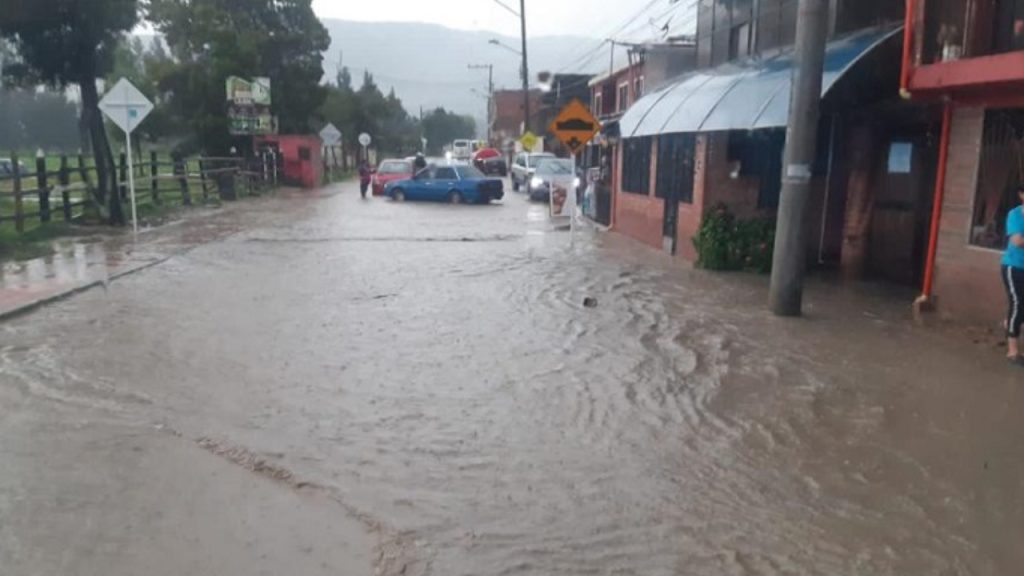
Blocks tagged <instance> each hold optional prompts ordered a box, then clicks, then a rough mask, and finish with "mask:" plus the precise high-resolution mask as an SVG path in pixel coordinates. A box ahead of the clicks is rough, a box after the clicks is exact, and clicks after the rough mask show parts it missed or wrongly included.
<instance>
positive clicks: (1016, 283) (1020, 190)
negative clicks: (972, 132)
mask: <svg viewBox="0 0 1024 576" xmlns="http://www.w3.org/2000/svg"><path fill="white" fill-rule="evenodd" d="M1017 196H1018V197H1019V198H1020V201H1021V205H1020V206H1017V207H1015V208H1014V209H1013V210H1010V214H1009V215H1007V217H1006V237H1007V239H1008V240H1007V243H1006V252H1005V253H1004V254H1003V266H1002V273H1003V284H1004V285H1005V286H1006V297H1007V299H1008V300H1009V301H1010V311H1009V312H1008V313H1007V316H1006V333H1007V339H1006V357H1007V359H1009V360H1010V361H1011V362H1014V363H1016V364H1020V365H1022V366H1024V359H1022V358H1021V356H1020V328H1021V324H1024V185H1020V186H1018V187H1017Z"/></svg>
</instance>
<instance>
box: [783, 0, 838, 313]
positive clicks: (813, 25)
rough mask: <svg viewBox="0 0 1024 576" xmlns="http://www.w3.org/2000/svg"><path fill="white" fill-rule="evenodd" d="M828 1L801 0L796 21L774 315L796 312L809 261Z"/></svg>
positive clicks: (801, 303)
mask: <svg viewBox="0 0 1024 576" xmlns="http://www.w3.org/2000/svg"><path fill="white" fill-rule="evenodd" d="M828 4H829V0H800V4H799V8H798V9H799V13H798V15H797V23H796V54H795V57H796V61H797V69H796V73H795V76H794V78H793V93H792V95H791V97H790V101H789V128H788V129H787V131H786V152H785V155H784V156H783V162H782V195H781V197H780V199H779V216H778V224H777V227H776V230H775V253H774V255H773V258H772V282H771V292H770V296H769V303H770V306H771V309H772V312H774V313H775V314H776V315H778V316H799V315H800V314H801V312H802V307H803V293H804V272H805V268H806V264H807V203H808V199H809V198H810V194H811V167H812V165H813V164H814V157H815V147H816V145H817V136H818V120H819V110H820V105H821V75H822V69H823V67H824V62H825V41H826V37H827V35H828Z"/></svg>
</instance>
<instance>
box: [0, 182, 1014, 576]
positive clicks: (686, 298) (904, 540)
mask: <svg viewBox="0 0 1024 576" xmlns="http://www.w3.org/2000/svg"><path fill="white" fill-rule="evenodd" d="M260 206H262V208H261V209H260V210H261V211H262V212H261V213H260V215H259V217H258V218H256V217H255V216H254V215H253V211H251V210H250V211H248V212H246V213H243V214H242V215H240V216H238V218H249V219H252V221H251V222H248V223H247V222H246V221H240V222H235V223H234V225H236V226H237V227H238V228H239V229H243V230H244V231H242V232H239V233H237V234H234V235H231V236H229V237H227V238H224V239H220V240H218V241H214V242H210V243H207V244H204V245H201V246H199V247H197V248H196V249H194V250H192V251H190V252H188V253H185V254H182V255H180V256H177V257H174V258H172V259H170V260H168V261H167V262H165V263H163V264H160V265H158V266H155V267H152V268H149V269H147V270H145V271H143V272H140V273H138V274H136V275H133V276H130V277H127V278H124V279H122V280H119V281H117V282H114V283H113V284H111V286H110V287H109V289H107V290H97V291H92V292H88V293H85V294H82V295H80V296H77V297H75V298H73V299H70V300H67V301H64V302H61V303H59V304H56V305H54V306H51V307H48V308H46V309H44V310H41V311H39V312H36V313H34V314H31V315H29V316H24V317H21V318H17V319H15V320H12V321H9V322H6V323H4V324H2V325H0V374H2V382H0V399H2V400H3V402H2V405H0V423H3V422H5V421H6V422H8V423H9V422H11V421H12V418H14V417H15V414H16V415H17V417H18V418H19V419H24V418H40V419H45V418H49V417H52V418H58V417H59V418H62V419H64V418H82V419H88V418H91V417H96V418H99V417H102V418H105V419H110V420H114V421H123V422H126V423H133V424H139V425H147V426H148V425H152V426H159V427H165V428H166V429H169V430H174V431H175V434H177V435H180V436H181V437H183V438H187V439H192V440H195V441H197V442H199V444H200V445H201V446H202V447H204V448H207V449H209V450H211V451H212V452H214V453H216V454H218V455H226V456H227V457H228V458H229V459H231V460H233V461H235V462H236V463H241V464H243V465H246V466H249V468H250V469H251V470H254V471H256V472H263V473H264V474H267V473H268V472H269V475H270V476H274V477H276V478H277V479H278V480H283V481H282V482H280V483H279V484H280V487H279V489H280V490H309V489H314V490H320V491H322V492H324V493H325V494H329V495H330V496H331V498H334V499H335V500H336V501H337V502H341V503H343V505H344V509H345V510H346V512H345V513H347V514H350V515H352V516H353V517H356V518H358V519H360V521H363V522H365V523H367V525H371V526H374V527H375V529H377V530H379V532H380V534H382V538H384V539H385V540H386V542H385V543H384V545H383V547H382V549H383V550H388V551H390V552H388V553H387V554H384V555H383V556H384V559H383V560H382V561H381V564H380V565H379V566H378V568H379V570H380V572H381V573H385V574H387V573H396V574H397V573H403V571H404V573H405V574H434V575H438V576H441V575H444V576H452V575H466V576H469V575H485V574H486V575H499V574H502V575H512V574H558V575H571V574H623V575H625V574H635V575H644V576H657V575H675V574H686V575H705V574H706V575H729V574H735V575H773V574H801V575H804V574H821V575H890V574H891V575H908V574H936V575H967V574H970V575H997V574H998V575H1002V574H1007V575H1008V574H1017V573H1019V570H1020V567H1021V566H1024V546H1021V542H1024V464H1022V461H1024V460H1022V457H1021V448H1020V446H1021V439H1022V438H1024V373H1022V372H1020V371H1013V370H1011V369H1010V368H1008V367H1006V366H1004V365H1003V362H1002V361H1001V360H1000V356H999V355H998V353H997V352H996V351H994V349H992V348H991V346H989V345H987V344H986V345H978V344H976V343H973V342H972V341H971V340H970V339H968V338H965V337H963V336H962V335H961V334H959V333H958V332H957V331H951V330H948V329H934V328H929V327H923V326H919V325H915V324H914V323H912V322H910V321H908V320H907V319H906V318H905V317H904V316H905V315H906V314H905V304H906V303H907V301H906V300H904V299H900V298H894V297H892V294H889V293H886V292H885V291H883V290H880V289H872V288H862V289H856V290H851V289H842V288H839V287H835V286H830V285H828V284H827V283H824V282H815V283H813V284H812V286H811V287H810V289H809V293H808V304H809V307H808V309H809V314H808V317H807V318H806V319H803V320H780V319H775V318H773V317H771V316H769V315H768V314H766V313H765V311H764V306H763V302H764V300H765V293H766V290H765V284H766V281H765V279H763V278H758V277H751V276H738V275H712V274H707V273H704V272H700V271H693V270H689V269H687V268H686V267H684V266H682V265H680V264H679V263H673V262H672V261H670V260H669V259H667V258H666V257H664V256H662V255H660V254H658V253H657V252H655V251H653V250H650V249H647V248H644V247H642V246H640V245H638V244H636V243H633V242H632V241H629V240H627V239H624V238H622V237H620V236H617V235H614V234H605V233H595V232H593V231H584V232H581V233H579V234H578V235H577V237H576V240H575V242H574V243H572V244H570V241H569V236H568V234H567V233H565V232H560V231H552V230H550V229H549V228H548V225H547V222H546V220H545V218H544V213H543V209H542V208H541V207H539V206H535V205H531V204H529V203H527V202H526V201H525V200H524V199H523V198H522V197H521V196H518V195H512V196H511V197H509V198H507V199H506V200H505V201H504V202H503V203H502V204H496V205H493V206H487V207H470V206H459V207H452V206H445V205H426V204H412V203H406V204H395V203H391V202H386V201H382V200H376V199H375V200H373V201H366V202H363V201H360V200H359V199H358V197H357V195H356V194H355V193H354V191H353V189H352V188H351V187H345V188H344V190H343V191H342V192H341V193H339V194H333V195H330V196H327V197H323V198H317V199H307V200H299V199H296V198H278V199H273V200H268V201H264V202H263V203H262V204H261V205H260ZM587 297H591V298H595V299H596V301H597V306H596V307H586V306H584V305H583V302H584V299H585V298H587ZM47 403H59V404H61V405H62V406H64V407H65V409H64V410H62V411H61V412H58V413H57V414H58V416H46V415H45V414H50V413H49V412H44V411H42V409H41V408H40V406H45V405H46V404H47ZM37 413H38V414H39V415H38V416H33V414H37ZM76 414H77V416H76ZM90 415H91V416H90ZM42 423H43V424H45V421H43V422H42ZM16 444H17V438H12V437H10V435H8V436H7V437H6V439H5V445H6V446H13V445H16ZM15 462H17V460H15ZM253 462H257V463H258V464H257V465H252V463H253ZM267 463H270V464H267ZM4 474H5V472H4V471H2V470H0V477H2V476H3V475H4ZM69 489H72V490H73V486H71V487H70V488H69ZM0 521H2V520H0ZM33 521H34V522H38V523H39V524H40V525H45V524H47V523H54V522H60V521H61V520H60V519H56V518H50V517H46V516H40V517H38V518H36V519H34V520H33ZM0 533H2V532H0ZM0 555H2V552H0ZM71 567H72V568H73V566H71ZM74 572H75V570H73V569H72V570H71V571H70V572H69V573H74Z"/></svg>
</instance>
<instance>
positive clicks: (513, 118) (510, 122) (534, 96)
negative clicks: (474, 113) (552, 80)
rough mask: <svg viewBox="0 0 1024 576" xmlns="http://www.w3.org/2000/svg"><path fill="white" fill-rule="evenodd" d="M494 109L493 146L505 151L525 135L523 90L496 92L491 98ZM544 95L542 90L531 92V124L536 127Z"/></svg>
mask: <svg viewBox="0 0 1024 576" xmlns="http://www.w3.org/2000/svg"><path fill="white" fill-rule="evenodd" d="M491 98H492V101H493V109H494V124H493V126H491V139H492V140H493V141H492V142H491V145H492V146H496V147H499V148H501V149H505V148H506V147H507V146H508V145H510V144H512V143H514V142H515V141H516V140H517V139H518V138H519V137H520V136H521V135H522V134H523V128H522V127H523V120H524V119H525V115H526V113H525V110H524V109H523V91H522V90H495V91H494V94H493V95H492V96H491ZM542 98H543V93H542V92H541V91H540V90H531V91H530V116H531V118H532V121H531V124H533V125H536V124H537V122H538V121H539V119H540V117H541V116H540V114H541V104H542Z"/></svg>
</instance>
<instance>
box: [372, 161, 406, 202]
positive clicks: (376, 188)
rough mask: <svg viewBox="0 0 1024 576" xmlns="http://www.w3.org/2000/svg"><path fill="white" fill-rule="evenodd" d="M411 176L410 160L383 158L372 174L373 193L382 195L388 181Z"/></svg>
mask: <svg viewBox="0 0 1024 576" xmlns="http://www.w3.org/2000/svg"><path fill="white" fill-rule="evenodd" d="M412 176H413V173H412V160H397V159H396V160H385V161H383V162H381V163H380V166H379V167H378V168H377V172H376V173H375V174H374V175H373V195H374V196H383V195H384V186H386V185H387V183H388V182H394V181H395V180H408V179H410V178H412Z"/></svg>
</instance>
